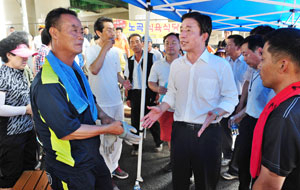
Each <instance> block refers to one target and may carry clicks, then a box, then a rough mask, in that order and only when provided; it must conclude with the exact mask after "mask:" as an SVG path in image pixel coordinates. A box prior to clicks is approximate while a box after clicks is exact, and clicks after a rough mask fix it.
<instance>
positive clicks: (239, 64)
mask: <svg viewBox="0 0 300 190" xmlns="http://www.w3.org/2000/svg"><path fill="white" fill-rule="evenodd" d="M226 60H227V61H228V62H229V63H230V65H231V68H232V71H233V76H234V81H235V84H236V88H237V91H238V94H239V95H241V94H242V89H243V85H244V82H245V77H244V75H245V73H246V71H247V69H248V65H247V63H246V62H245V61H244V57H243V56H242V55H240V56H239V57H238V58H237V59H236V60H235V61H233V60H232V59H231V58H230V57H226Z"/></svg>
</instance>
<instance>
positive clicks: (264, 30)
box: [250, 25, 275, 36]
mask: <svg viewBox="0 0 300 190" xmlns="http://www.w3.org/2000/svg"><path fill="white" fill-rule="evenodd" d="M274 30H275V29H274V28H272V27H271V26H269V25H259V26H257V27H255V28H253V29H252V30H251V31H250V35H256V34H259V35H262V36H265V35H266V34H268V33H269V32H272V31H274Z"/></svg>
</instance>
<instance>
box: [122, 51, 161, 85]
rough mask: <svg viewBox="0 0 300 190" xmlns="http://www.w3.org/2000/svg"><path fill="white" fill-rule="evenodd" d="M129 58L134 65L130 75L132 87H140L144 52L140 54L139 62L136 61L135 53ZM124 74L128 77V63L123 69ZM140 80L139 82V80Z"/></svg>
mask: <svg viewBox="0 0 300 190" xmlns="http://www.w3.org/2000/svg"><path fill="white" fill-rule="evenodd" d="M130 59H131V60H134V66H133V75H132V89H142V86H141V84H142V76H143V71H142V68H141V63H142V61H143V60H144V53H143V54H142V57H141V59H140V61H139V62H137V61H136V59H135V55H133V56H132V57H131V58H130ZM154 61H155V60H154V56H153V62H154ZM138 69H140V74H141V75H140V77H138ZM124 76H125V77H127V78H128V77H129V68H128V63H127V64H126V66H125V71H124ZM139 81H140V82H139Z"/></svg>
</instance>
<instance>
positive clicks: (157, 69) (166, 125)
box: [148, 33, 180, 172]
mask: <svg viewBox="0 0 300 190" xmlns="http://www.w3.org/2000/svg"><path fill="white" fill-rule="evenodd" d="M163 42H164V46H165V52H166V55H165V57H164V58H163V59H161V60H159V61H156V62H154V64H153V66H152V68H151V72H150V75H149V78H148V85H149V87H150V89H151V90H152V91H154V92H156V93H158V94H159V96H160V97H159V102H162V99H163V97H164V95H165V94H166V92H167V86H168V79H169V73H170V66H171V64H172V62H173V61H174V60H175V59H177V58H178V57H179V55H180V54H179V51H180V43H179V34H176V33H169V34H167V35H166V36H165V37H164V39H163ZM173 114H174V109H169V110H168V111H166V112H165V113H164V114H163V115H162V117H161V118H160V119H159V120H158V121H159V124H160V139H161V140H162V141H166V142H167V143H168V146H169V149H170V148H171V132H172V124H173V121H174V120H173ZM164 171H165V172H170V171H171V161H170V162H169V163H168V164H167V165H166V166H165V167H164Z"/></svg>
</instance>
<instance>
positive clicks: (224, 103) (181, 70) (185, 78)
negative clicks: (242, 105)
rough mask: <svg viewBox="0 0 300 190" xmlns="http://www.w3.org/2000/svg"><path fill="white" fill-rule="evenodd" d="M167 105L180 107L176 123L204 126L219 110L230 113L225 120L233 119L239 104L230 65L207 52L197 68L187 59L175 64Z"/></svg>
mask: <svg viewBox="0 0 300 190" xmlns="http://www.w3.org/2000/svg"><path fill="white" fill-rule="evenodd" d="M163 102H166V103H168V104H169V105H170V106H171V107H173V108H174V107H176V109H175V113H174V120H175V121H184V122H190V123H197V124H203V123H204V121H205V118H206V116H207V113H208V111H211V110H213V109H215V108H222V109H224V110H225V111H226V112H228V114H226V115H225V116H229V115H230V114H231V113H232V112H233V110H234V107H235V106H236V105H237V103H238V94H237V90H236V86H235V83H234V78H233V73H232V69H231V68H230V65H229V64H228V62H227V61H226V60H225V59H222V58H220V57H218V56H215V55H212V54H210V53H209V52H208V51H207V50H205V51H204V52H203V53H202V55H201V56H200V57H199V58H198V60H197V61H196V62H195V63H194V64H191V63H190V62H189V61H188V59H187V57H186V55H185V56H183V57H180V58H178V59H176V60H174V61H173V63H172V64H171V71H170V76H169V84H168V92H167V94H166V96H165V97H164V99H163ZM220 120H221V118H219V119H218V120H216V121H214V122H213V123H216V122H219V121H220Z"/></svg>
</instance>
